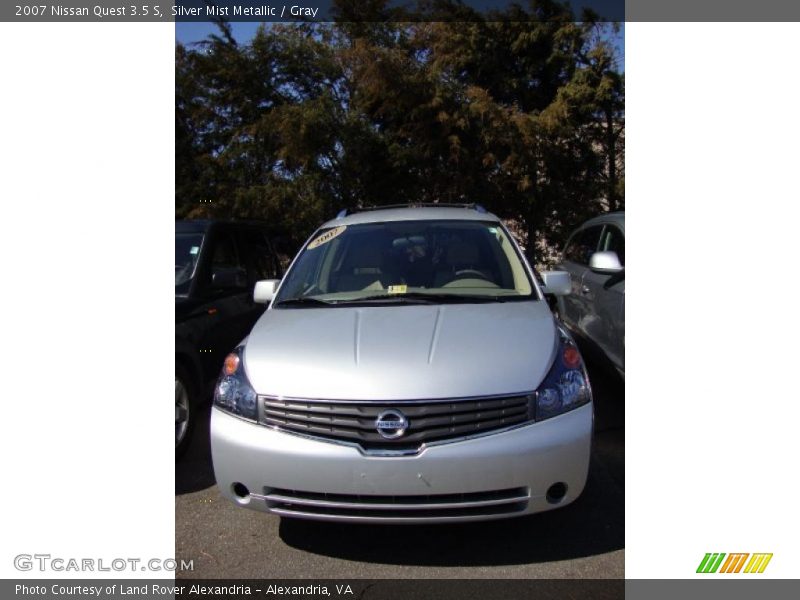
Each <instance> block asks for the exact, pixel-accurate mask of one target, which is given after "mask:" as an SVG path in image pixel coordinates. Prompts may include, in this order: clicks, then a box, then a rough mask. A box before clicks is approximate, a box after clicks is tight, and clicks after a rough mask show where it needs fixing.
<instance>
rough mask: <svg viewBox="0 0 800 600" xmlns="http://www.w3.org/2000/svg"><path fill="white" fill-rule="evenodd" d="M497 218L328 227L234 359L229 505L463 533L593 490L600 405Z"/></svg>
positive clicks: (216, 421) (222, 448) (218, 428)
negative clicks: (455, 528)
mask: <svg viewBox="0 0 800 600" xmlns="http://www.w3.org/2000/svg"><path fill="white" fill-rule="evenodd" d="M541 278H542V282H543V285H540V284H539V283H538V282H537V279H536V277H535V274H534V271H533V270H532V268H531V267H530V265H529V264H528V262H527V261H526V260H525V258H524V256H523V254H522V252H521V251H520V248H519V247H518V246H517V244H516V243H515V241H514V239H513V238H512V237H511V235H509V233H508V231H507V230H506V228H505V227H504V226H503V224H502V223H501V222H500V220H499V219H498V218H497V217H496V216H494V215H492V214H490V213H487V212H486V211H485V210H484V209H483V208H482V207H480V206H477V205H436V206H413V207H403V208H399V207H381V208H375V209H371V210H364V209H362V210H360V211H359V212H355V213H352V214H348V213H346V212H344V211H343V212H342V213H340V215H339V216H338V217H337V218H336V219H334V220H332V221H329V222H327V223H325V224H324V225H322V227H320V229H319V230H317V231H316V232H315V233H314V234H313V235H312V236H311V238H310V239H309V241H308V242H307V243H306V244H305V246H304V247H303V248H302V250H301V251H300V253H299V254H298V255H297V257H296V258H295V259H294V262H293V263H292V264H291V266H290V267H289V270H288V271H287V273H286V275H285V277H284V278H283V279H282V280H281V281H277V280H267V281H260V282H258V283H257V284H256V287H255V291H254V297H255V300H256V301H258V302H263V303H269V308H268V310H266V311H265V312H264V314H263V315H262V316H261V317H260V318H259V320H258V322H257V323H256V325H255V327H254V328H253V330H252V332H251V333H250V335H249V336H248V337H247V339H245V340H244V341H243V342H242V343H241V344H240V345H239V346H238V347H237V348H236V349H235V351H233V352H232V353H230V354H229V355H228V356H227V357H226V358H225V362H224V366H223V370H222V373H221V375H220V378H219V380H218V383H217V386H216V389H215V392H214V405H213V409H212V414H211V452H212V459H213V465H214V473H215V476H216V481H217V484H218V486H219V488H220V490H221V493H222V494H223V495H224V496H225V497H227V498H229V499H230V500H231V501H233V502H235V503H236V504H238V505H240V506H242V507H246V508H251V509H255V510H261V511H266V512H270V513H273V514H276V515H280V516H283V517H296V518H304V519H318V520H327V521H345V522H381V523H420V522H454V521H474V520H485V519H496V518H502V517H513V516H518V515H525V514H530V513H535V512H540V511H546V510H550V509H553V508H557V507H560V506H564V505H567V504H569V503H571V502H572V501H574V500H575V499H576V498H577V497H578V496H579V495H580V493H581V491H582V490H583V488H584V485H585V483H586V477H587V473H588V468H589V455H590V450H591V437H592V420H593V405H592V393H591V388H590V386H589V381H588V377H587V374H586V370H585V368H584V364H583V360H582V358H581V355H580V353H579V352H578V349H577V347H576V346H575V344H574V343H573V341H572V339H571V338H570V335H569V333H567V331H566V330H565V329H563V328H562V327H560V326H559V324H558V322H557V321H556V320H555V319H554V317H553V315H552V313H551V312H550V309H549V306H548V302H547V301H546V300H545V294H553V295H560V294H565V293H567V292H568V291H569V289H570V280H569V275H568V274H567V273H564V272H544V273H541Z"/></svg>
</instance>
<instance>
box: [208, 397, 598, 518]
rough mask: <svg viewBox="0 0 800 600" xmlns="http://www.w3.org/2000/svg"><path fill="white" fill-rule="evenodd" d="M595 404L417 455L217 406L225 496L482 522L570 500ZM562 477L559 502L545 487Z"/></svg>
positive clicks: (580, 476) (344, 511) (301, 511)
mask: <svg viewBox="0 0 800 600" xmlns="http://www.w3.org/2000/svg"><path fill="white" fill-rule="evenodd" d="M592 414H593V413H592V404H588V405H586V406H582V407H580V408H578V409H576V410H573V411H571V412H568V413H566V414H563V415H560V416H558V417H554V418H552V419H548V420H546V421H542V422H541V423H533V424H531V425H526V426H523V427H519V428H516V429H512V430H509V431H505V432H500V433H496V434H491V435H486V436H483V437H478V438H473V439H466V440H462V441H457V442H452V443H445V444H440V445H432V446H429V447H427V448H425V449H423V450H422V451H421V452H420V453H419V454H417V455H414V456H369V455H365V454H363V453H362V452H361V451H359V449H357V448H355V447H353V446H349V445H342V444H338V443H335V442H329V441H322V440H318V439H311V438H307V437H302V436H298V435H293V434H288V433H284V432H281V431H276V430H274V429H271V428H268V427H265V426H263V425H257V424H254V423H249V422H247V421H243V420H241V419H238V418H236V417H233V416H230V415H228V414H226V413H224V412H222V411H220V410H218V409H217V408H214V409H213V410H212V414H211V454H212V459H213V462H214V474H215V476H216V480H217V485H218V486H219V489H220V491H221V492H222V495H223V496H225V497H226V498H228V499H230V500H231V501H233V502H235V503H237V504H239V505H241V506H244V507H247V508H252V509H255V510H261V511H266V512H271V513H274V514H278V515H281V516H288V517H298V518H306V519H318V520H327V521H354V522H379V523H397V522H402V523H421V522H425V523H430V522H452V521H478V520H487V519H497V518H503V517H513V516H519V515H525V514H531V513H536V512H542V511H546V510H551V509H553V508H557V507H560V506H565V505H567V504H569V503H571V502H572V501H574V500H575V499H576V498H577V497H578V496H579V495H580V493H581V492H582V491H583V488H584V485H585V483H586V477H587V474H588V470H589V456H590V453H591V438H592ZM559 482H561V483H564V484H566V494H565V495H563V497H562V498H561V499H560V500H557V501H556V500H555V499H554V498H552V497H551V498H548V494H547V492H548V489H550V488H551V486H553V485H554V484H556V483H559Z"/></svg>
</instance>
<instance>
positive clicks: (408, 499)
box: [251, 488, 530, 521]
mask: <svg viewBox="0 0 800 600" xmlns="http://www.w3.org/2000/svg"><path fill="white" fill-rule="evenodd" d="M251 497H252V498H253V499H258V500H261V501H264V502H266V503H267V508H268V510H269V511H270V512H273V513H276V514H280V515H283V516H298V517H307V518H322V519H325V518H329V519H337V520H338V519H342V518H344V519H353V520H365V521H368V520H397V521H405V520H425V519H428V518H436V519H440V518H453V519H465V518H466V519H469V518H474V517H477V516H493V515H497V516H503V515H510V514H513V513H516V512H523V511H525V510H526V508H527V506H528V502H529V500H530V492H529V490H528V489H527V488H512V489H505V490H489V491H485V492H470V493H464V494H430V495H408V496H401V495H398V496H370V495H350V494H328V493H313V492H299V491H296V490H282V489H270V488H265V489H264V494H263V495H262V494H251Z"/></svg>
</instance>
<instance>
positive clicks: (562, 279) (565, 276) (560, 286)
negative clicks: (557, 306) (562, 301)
mask: <svg viewBox="0 0 800 600" xmlns="http://www.w3.org/2000/svg"><path fill="white" fill-rule="evenodd" d="M541 275H542V281H544V289H542V291H543V292H544V293H545V294H553V295H554V296H566V295H567V294H569V293H571V292H572V279H570V276H569V273H567V272H566V271H543V272H542V273H541Z"/></svg>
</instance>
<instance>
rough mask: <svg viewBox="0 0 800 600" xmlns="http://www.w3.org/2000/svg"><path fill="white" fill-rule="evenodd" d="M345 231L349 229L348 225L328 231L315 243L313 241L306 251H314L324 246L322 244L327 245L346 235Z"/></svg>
mask: <svg viewBox="0 0 800 600" xmlns="http://www.w3.org/2000/svg"><path fill="white" fill-rule="evenodd" d="M345 229H347V225H340V226H339V227H334V228H333V229H329V230H328V231H326V232H325V233H323V234H322V235H320V236H319V237H318V238H316V239H315V240H314V241H312V242H311V243H310V244H309V245H308V248H306V250H313V249H314V248H317V247H318V246H322V244H327V243H328V242H330V241H331V240H332V239H333V238H335V237H336V236H338V235H341V234H342V233H344V230H345Z"/></svg>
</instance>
